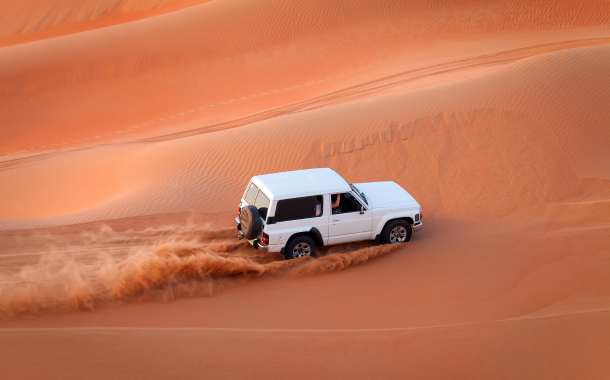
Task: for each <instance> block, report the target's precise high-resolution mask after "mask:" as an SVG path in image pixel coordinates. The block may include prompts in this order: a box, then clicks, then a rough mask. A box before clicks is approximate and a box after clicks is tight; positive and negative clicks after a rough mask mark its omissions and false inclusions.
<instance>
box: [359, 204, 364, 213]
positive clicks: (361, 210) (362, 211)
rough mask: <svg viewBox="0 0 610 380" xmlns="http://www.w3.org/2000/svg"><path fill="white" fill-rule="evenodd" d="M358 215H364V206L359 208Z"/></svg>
mask: <svg viewBox="0 0 610 380" xmlns="http://www.w3.org/2000/svg"><path fill="white" fill-rule="evenodd" d="M360 214H364V206H362V205H361V206H360Z"/></svg>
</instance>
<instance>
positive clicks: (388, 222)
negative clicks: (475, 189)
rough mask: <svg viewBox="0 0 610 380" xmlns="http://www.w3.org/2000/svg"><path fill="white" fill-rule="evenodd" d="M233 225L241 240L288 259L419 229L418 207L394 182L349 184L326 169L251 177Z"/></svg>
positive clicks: (389, 239) (405, 237)
mask: <svg viewBox="0 0 610 380" xmlns="http://www.w3.org/2000/svg"><path fill="white" fill-rule="evenodd" d="M236 221H237V230H238V231H239V233H240V236H239V238H240V239H243V238H246V239H248V241H249V242H250V244H252V246H254V247H255V248H257V249H259V250H260V251H262V252H281V253H282V254H283V255H284V257H285V258H286V259H293V258H297V257H302V256H313V257H315V255H316V250H317V247H322V246H325V245H332V244H341V243H348V242H354V241H361V240H372V241H373V243H374V244H393V243H404V242H407V241H409V240H410V239H411V235H412V233H413V232H417V231H420V230H421V229H422V228H423V224H422V211H421V208H420V206H419V204H418V203H417V202H416V201H415V199H413V197H412V196H411V195H409V193H407V192H406V191H405V190H404V189H403V188H402V187H400V186H399V185H398V184H397V183H395V182H371V183H356V184H350V183H347V181H345V180H344V179H343V177H341V176H340V175H339V174H337V173H336V172H335V171H333V170H332V169H328V168H323V169H308V170H297V171H291V172H283V173H274V174H266V175H260V176H256V177H253V178H252V180H251V181H250V183H249V184H248V187H247V188H246V191H245V193H244V196H243V197H242V199H241V202H240V204H239V217H237V218H236Z"/></svg>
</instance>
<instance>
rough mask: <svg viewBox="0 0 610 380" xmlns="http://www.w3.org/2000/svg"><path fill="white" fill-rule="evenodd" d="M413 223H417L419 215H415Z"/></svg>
mask: <svg viewBox="0 0 610 380" xmlns="http://www.w3.org/2000/svg"><path fill="white" fill-rule="evenodd" d="M415 221H416V222H419V214H416V215H415Z"/></svg>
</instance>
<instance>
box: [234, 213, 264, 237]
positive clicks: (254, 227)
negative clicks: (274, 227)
mask: <svg viewBox="0 0 610 380" xmlns="http://www.w3.org/2000/svg"><path fill="white" fill-rule="evenodd" d="M239 221H240V224H241V232H242V233H243V234H244V237H245V238H246V239H248V240H253V239H256V238H257V237H258V235H260V234H261V232H262V231H263V222H262V221H261V217H260V215H259V213H258V209H257V208H256V207H255V206H252V205H250V206H246V207H243V208H242V209H241V214H240V215H239Z"/></svg>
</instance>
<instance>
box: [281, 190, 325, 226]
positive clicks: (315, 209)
mask: <svg viewBox="0 0 610 380" xmlns="http://www.w3.org/2000/svg"><path fill="white" fill-rule="evenodd" d="M322 209H323V208H322V196H321V195H318V196H311V197H302V198H293V199H284V200H281V201H278V202H277V207H276V208H275V221H276V222H286V221H289V220H298V219H307V218H315V217H316V216H322Z"/></svg>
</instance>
